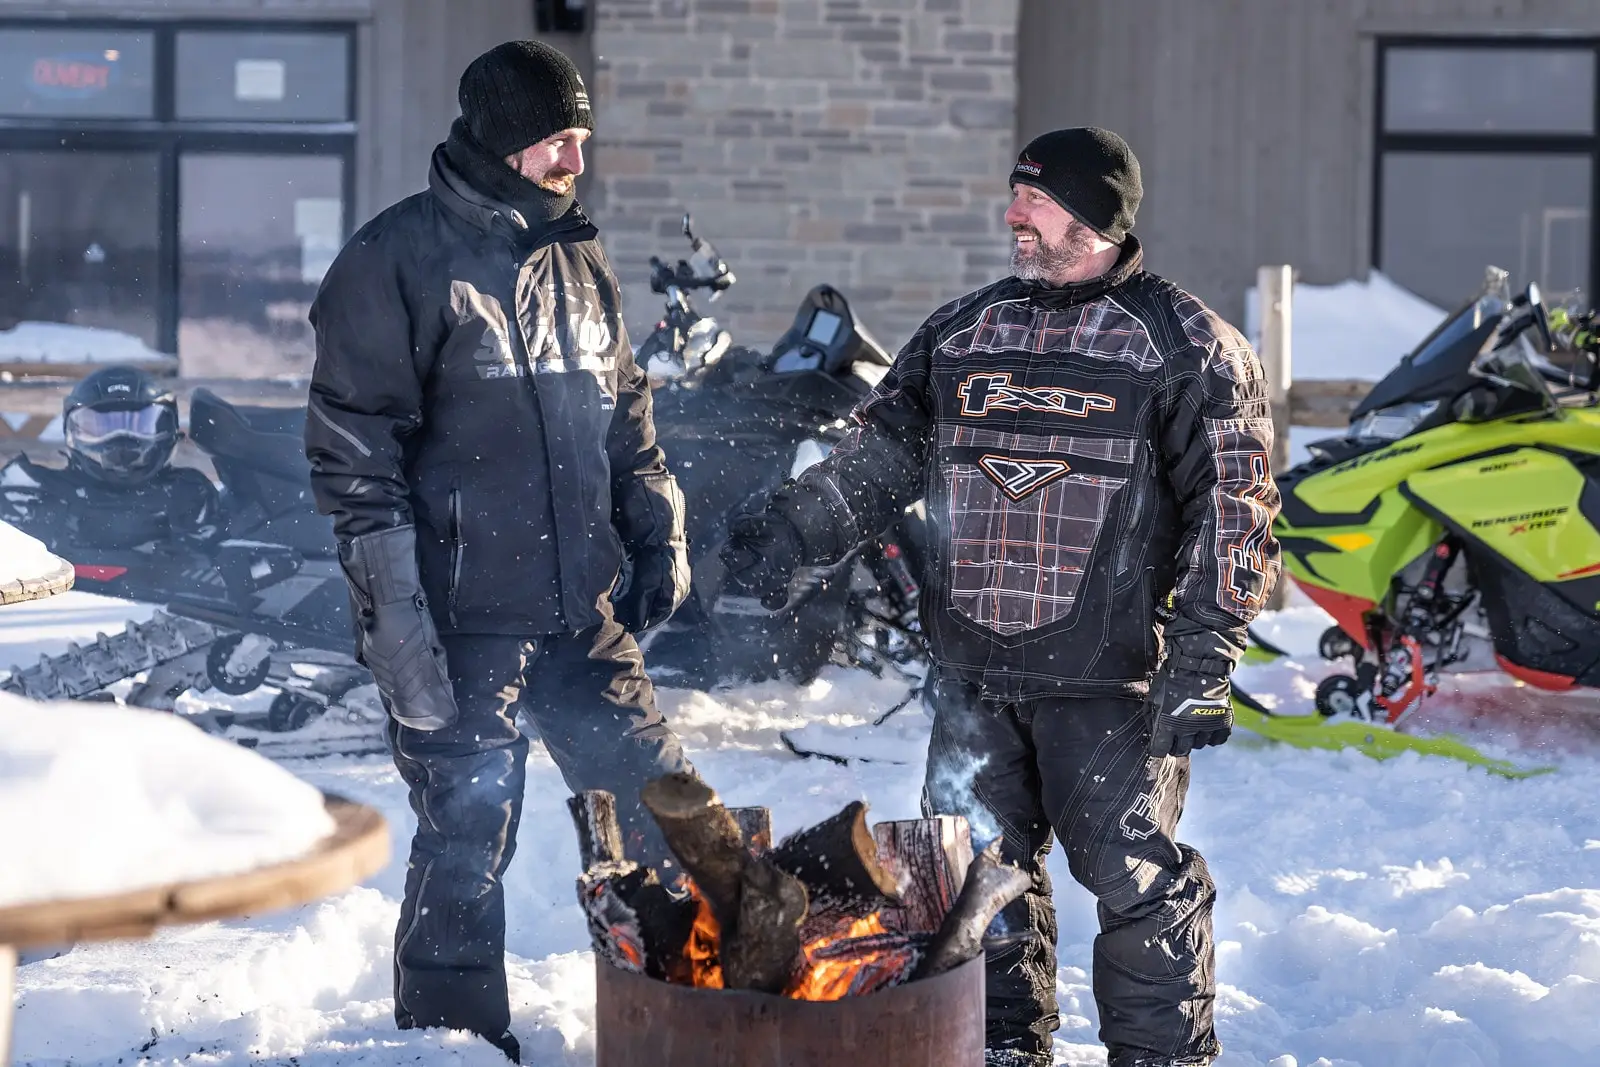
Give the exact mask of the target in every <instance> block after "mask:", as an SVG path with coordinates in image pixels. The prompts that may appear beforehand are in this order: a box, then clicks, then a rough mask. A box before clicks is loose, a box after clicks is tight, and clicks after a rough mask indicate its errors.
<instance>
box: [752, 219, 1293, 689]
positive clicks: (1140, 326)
mask: <svg viewBox="0 0 1600 1067" xmlns="http://www.w3.org/2000/svg"><path fill="white" fill-rule="evenodd" d="M1141 259H1142V256H1141V253H1140V251H1139V246H1138V242H1137V240H1136V239H1134V238H1129V239H1128V242H1127V243H1126V245H1125V246H1124V251H1123V254H1122V256H1121V258H1120V260H1119V261H1118V263H1117V265H1116V266H1115V267H1114V268H1113V269H1112V271H1111V272H1109V273H1108V274H1106V275H1104V276H1102V277H1101V278H1098V279H1094V280H1092V281H1090V282H1085V283H1083V284H1080V285H1074V286H1068V287H1064V288H1049V287H1044V286H1040V285H1036V284H1032V283H1028V282H1022V281H1018V280H1017V279H1015V278H1007V279H1005V280H1003V281H999V282H996V283H995V284H993V285H990V286H988V287H987V288H985V289H981V290H979V291H978V292H975V293H971V294H968V295H967V296H964V297H962V298H960V299H959V300H955V301H953V302H951V303H949V304H947V305H945V306H944V307H942V308H940V309H939V310H938V311H936V312H934V314H933V316H932V317H931V318H929V319H928V320H927V322H926V323H924V324H923V326H922V327H921V329H920V330H918V332H917V333H916V335H915V336H914V337H912V339H911V340H910V341H909V342H908V343H907V344H906V346H905V348H904V349H902V350H901V352H900V355H899V357H898V358H897V359H896V360H895V363H894V366H893V367H892V368H891V369H890V371H889V373H888V375H887V376H885V378H884V379H883V381H882V382H881V383H879V385H878V387H877V389H876V390H875V391H874V392H873V394H872V395H871V396H870V397H869V398H868V399H867V400H866V401H865V402H864V403H863V404H862V405H861V407H860V408H859V409H858V411H857V412H856V419H857V421H858V423H859V426H858V428H857V429H856V430H855V431H854V432H853V434H852V435H851V436H850V437H849V438H847V439H846V441H845V442H844V443H842V444H841V445H840V446H839V447H838V448H836V449H835V450H834V452H833V453H832V455H830V456H829V457H828V459H827V460H825V461H824V462H822V463H820V464H818V465H816V466H813V467H811V468H810V469H809V470H807V471H806V472H805V473H804V474H803V475H802V476H801V477H800V479H799V480H798V482H797V483H795V484H793V485H791V486H789V487H788V488H787V489H786V490H784V491H781V492H780V493H779V495H778V496H777V497H776V498H775V499H774V506H775V507H776V508H777V510H779V511H780V512H781V513H783V514H784V515H785V516H786V517H787V518H789V519H790V521H791V522H792V523H793V524H794V525H795V526H796V528H797V529H798V530H799V531H800V533H801V536H802V540H803V541H804V543H805V546H806V555H807V556H808V562H816V563H825V562H830V561H833V560H837V559H839V558H840V557H841V556H842V555H844V554H845V553H846V552H848V551H849V550H850V549H851V548H852V547H854V546H855V545H856V544H858V543H859V542H862V541H864V540H866V539H867V538H869V537H872V536H873V535H875V534H877V533H878V532H879V531H881V530H882V529H884V528H885V527H886V526H887V525H889V523H890V521H891V520H892V519H893V518H894V517H895V516H896V515H897V514H898V513H899V512H900V510H901V509H902V508H904V507H905V506H906V505H907V504H909V503H911V502H912V501H913V500H915V499H916V498H917V497H919V496H922V497H924V498H925V500H926V506H927V514H928V521H929V524H930V529H931V533H930V539H929V540H930V551H929V562H928V565H927V571H928V573H927V574H926V575H925V576H924V578H925V584H924V589H923V595H922V602H921V603H922V624H923V627H924V629H925V631H926V634H927V637H928V639H929V642H930V644H931V649H932V652H933V655H934V658H935V660H936V661H937V662H938V663H939V665H940V667H941V669H943V670H946V671H951V672H953V673H955V674H956V675H958V676H960V677H964V678H966V679H968V680H970V681H973V682H977V683H979V684H981V685H982V686H983V688H984V690H985V692H986V693H987V694H989V695H992V696H994V697H998V698H1001V699H1020V698H1024V697H1028V696H1037V695H1044V694H1071V693H1073V692H1081V693H1091V692H1125V693H1135V694H1136V693H1142V692H1144V691H1145V689H1146V688H1147V685H1148V680H1149V677H1150V675H1151V674H1152V673H1153V671H1154V670H1155V668H1156V666H1157V664H1158V662H1159V660H1160V658H1161V651H1162V632H1163V630H1164V628H1165V627H1166V626H1167V624H1169V623H1171V622H1173V621H1174V616H1175V615H1176V616H1177V617H1178V618H1180V619H1181V625H1182V626H1183V628H1184V629H1185V630H1188V631H1193V630H1203V631H1207V632H1209V633H1213V634H1216V635H1218V636H1219V637H1221V638H1223V639H1224V640H1225V641H1226V643H1227V644H1229V645H1232V646H1233V647H1234V648H1235V649H1238V650H1242V649H1243V646H1244V633H1243V630H1244V627H1245V626H1246V625H1247V624H1248V623H1249V621H1250V620H1251V619H1252V618H1253V617H1254V616H1255V614H1256V613H1257V612H1258V611H1259V610H1260V607H1261V603H1262V599H1263V598H1264V597H1265V595H1266V594H1267V593H1268V592H1269V591H1270V590H1271V589H1272V588H1273V586H1274V584H1275V583H1276V581H1277V574H1278V569H1279V559H1278V546H1277V542H1276V541H1275V540H1274V539H1273V537H1272V520H1273V518H1274V516H1275V515H1276V514H1277V511H1278V491H1277V488H1276V486H1275V485H1274V484H1273V481H1272V475H1271V473H1270V469H1269V467H1268V462H1267V458H1268V455H1269V454H1270V452H1271V450H1272V419H1271V414H1270V411H1269V409H1268V406H1267V388H1266V381H1265V379H1264V377H1263V375H1262V370H1261V363H1260V361H1259V360H1258V359H1257V358H1256V355H1255V353H1254V352H1253V351H1252V350H1251V348H1250V346H1249V344H1248V343H1247V342H1246V341H1245V339H1244V338H1243V337H1242V336H1241V335H1240V334H1239V333H1238V331H1237V330H1235V329H1233V328H1232V327H1231V326H1229V325H1228V324H1227V323H1225V322H1223V321H1222V319H1220V318H1219V317H1218V316H1217V315H1215V314H1214V313H1213V312H1211V311H1210V310H1209V309H1207V308H1206V307H1205V305H1203V304H1201V303H1200V301H1198V300H1196V299H1195V298H1194V297H1193V296H1191V295H1189V294H1188V293H1186V292H1184V291H1182V290H1181V289H1178V288H1177V287H1175V286H1173V285H1171V284H1170V283H1168V282H1166V281H1163V280H1162V279H1160V278H1158V277H1156V276H1155V275H1153V274H1149V273H1146V272H1144V271H1142V270H1141V269H1140V263H1141Z"/></svg>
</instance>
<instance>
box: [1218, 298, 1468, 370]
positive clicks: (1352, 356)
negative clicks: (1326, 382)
mask: <svg viewBox="0 0 1600 1067" xmlns="http://www.w3.org/2000/svg"><path fill="white" fill-rule="evenodd" d="M1445 314H1446V312H1444V311H1443V310H1441V309H1439V308H1436V307H1434V306H1433V305H1432V304H1430V303H1428V302H1427V301H1426V300H1424V299H1422V298H1421V297H1419V296H1417V295H1416V294H1415V293H1413V292H1411V291H1410V290H1408V289H1403V288H1401V287H1400V286H1398V285H1396V284H1395V283H1394V282H1392V281H1390V280H1389V279H1388V277H1386V276H1385V275H1383V274H1382V273H1380V272H1378V271H1373V272H1372V273H1371V275H1370V276H1369V277H1368V279H1367V281H1365V282H1358V281H1353V280H1352V281H1345V282H1340V283H1339V284H1338V285H1298V284H1297V285H1296V286H1295V287H1294V306H1293V316H1294V322H1293V324H1292V325H1291V327H1290V330H1291V338H1290V343H1291V345H1292V348H1291V359H1292V363H1293V365H1292V367H1291V371H1292V373H1293V375H1294V377H1295V378H1363V379H1366V380H1367V381H1377V380H1378V379H1379V378H1382V377H1383V376H1384V375H1385V374H1388V373H1389V371H1390V370H1391V369H1393V367H1394V365H1395V364H1396V363H1398V362H1399V361H1400V357H1401V356H1403V355H1405V354H1406V353H1407V352H1409V351H1411V350H1412V349H1413V348H1415V347H1416V346H1417V343H1418V342H1419V341H1421V340H1422V339H1423V338H1424V337H1426V336H1428V334H1430V333H1432V332H1433V328H1434V327H1435V326H1437V325H1439V323H1440V322H1441V321H1443V319H1444V317H1445ZM1245 332H1246V333H1247V334H1248V335H1249V336H1250V339H1251V341H1252V343H1255V344H1257V345H1259V344H1260V338H1261V309H1260V300H1259V297H1258V296H1257V293H1256V290H1255V289H1254V288H1251V289H1249V290H1247V291H1246V293H1245Z"/></svg>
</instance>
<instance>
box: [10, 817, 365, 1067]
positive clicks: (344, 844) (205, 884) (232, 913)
mask: <svg viewBox="0 0 1600 1067" xmlns="http://www.w3.org/2000/svg"><path fill="white" fill-rule="evenodd" d="M323 803H324V805H325V806H326V807H327V810H328V814H329V815H330V816H332V817H333V821H334V826H335V829H334V832H333V833H332V834H330V835H329V836H328V837H326V838H324V839H323V840H322V841H321V842H320V843H319V844H318V845H317V846H316V847H315V848H313V849H312V850H311V851H310V852H309V853H307V854H306V855H305V856H302V857H300V858H298V859H293V860H286V861H284V862H282V863H275V864H272V865H271V866H268V867H261V868H259V869H257V870H253V871H246V872H244V873H243V874H233V875H226V876H223V877H218V878H203V879H199V880H197V881H192V882H180V883H178V884H175V885H161V886H151V887H150V888H148V889H137V890H134V891H132V892H128V893H118V894H116V895H114V896H105V897H83V898H80V899H76V900H50V901H41V902H38V903H34V904H21V905H17V906H15V907H9V908H0V1067H4V1065H5V1064H6V1063H9V1062H10V1048H11V1016H12V1011H13V1007H14V1003H15V1000H16V963H17V950H18V949H24V948H37V947H43V946H47V945H62V944H72V943H75V942H79V941H110V940H115V939H117V938H124V937H149V936H150V935H151V934H152V933H154V932H155V931H156V929H157V928H159V927H162V926H179V925H184V924H190V923H203V922H211V921H213V920H216V919H233V918H239V917H241V916H245V915H258V914H260V913H261V912H264V911H272V910H275V909H278V908H288V907H293V906H295V905H297V904H305V903H308V902H310V901H313V900H316V899H318V898H320V897H324V896H327V895H328V894H330V893H337V892H339V891H340V890H343V889H348V888H350V887H351V886H353V885H355V884H356V883H358V882H360V881H361V880H362V879H363V878H366V877H367V876H368V875H371V874H374V873H376V872H377V871H379V870H381V869H382V868H383V866H384V865H385V864H387V863H388V862H389V827H388V825H387V824H386V823H385V822H384V820H383V816H382V815H379V814H378V813H377V812H376V811H375V810H373V809H372V808H369V807H367V806H366V805H364V804H356V803H354V802H352V801H349V800H345V799H344V798H342V797H336V796H325V797H324V798H323Z"/></svg>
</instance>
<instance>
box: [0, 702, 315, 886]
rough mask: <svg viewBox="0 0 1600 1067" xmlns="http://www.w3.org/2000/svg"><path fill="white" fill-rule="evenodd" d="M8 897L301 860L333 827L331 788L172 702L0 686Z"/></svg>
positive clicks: (1, 810)
mask: <svg viewBox="0 0 1600 1067" xmlns="http://www.w3.org/2000/svg"><path fill="white" fill-rule="evenodd" d="M0 827H4V828H5V830H4V841H5V850H6V859H5V863H4V864H0V907H5V906H10V905H14V904H21V903H26V902H30V901H37V900H53V899H60V898H68V897H86V896H99V895H102V894H109V893H119V892H123V891H126V890H131V889H138V888H142V887H145V886H155V885H164V884H167V883H171V882H179V881H187V880H190V879H195V878H204V877H209V876H213V875H224V874H236V873H239V872H241V871H246V870H250V869H251V868H254V867H260V866H263V865H265V864H269V863H275V862H278V861H281V860H285V859H291V858H293V857H296V856H299V855H302V854H304V853H305V852H307V851H308V850H309V849H310V848H311V846H313V845H314V844H315V843H316V842H317V841H319V840H321V839H322V838H323V837H325V836H327V835H328V834H329V833H331V832H332V831H333V822H332V820H331V819H330V818H329V817H328V814H327V812H326V811H324V810H323V805H322V795H321V794H320V793H319V792H318V791H317V790H316V789H314V788H313V787H311V786H309V785H307V784H306V783H304V782H302V781H299V780H298V779H296V778H295V777H294V776H293V775H292V774H290V773H289V772H288V771H286V770H284V769H283V768H282V767H279V766H278V765H277V764H274V763H272V762H270V761H268V760H266V759H263V758H262V757H260V756H258V755H256V754H255V753H253V752H250V751H249V750H248V749H244V748H240V747H239V746H237V745H233V744H230V743H228V742H226V741H220V740H217V739H216V738H212V737H208V736H207V735H206V734H204V733H202V732H201V731H200V730H198V729H196V728H195V727H193V726H191V725H189V724H188V723H186V722H184V721H183V720H182V719H179V718H177V717H176V716H173V715H167V714H162V713H159V712H149V711H139V710H135V709H131V708H123V707H118V706H115V705H105V704H68V703H59V704H42V703H36V702H34V701H30V700H25V699H23V698H22V697H18V696H13V695H11V694H9V693H0Z"/></svg>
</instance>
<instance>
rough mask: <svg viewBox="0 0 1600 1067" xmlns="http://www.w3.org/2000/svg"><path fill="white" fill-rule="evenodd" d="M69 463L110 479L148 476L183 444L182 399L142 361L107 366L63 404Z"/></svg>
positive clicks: (126, 481)
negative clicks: (180, 440)
mask: <svg viewBox="0 0 1600 1067" xmlns="http://www.w3.org/2000/svg"><path fill="white" fill-rule="evenodd" d="M61 424H62V431H63V432H64V433H65V434H66V438H67V460H68V462H69V464H70V465H71V466H73V467H75V468H76V469H78V470H80V471H82V472H83V473H84V474H87V475H89V476H91V477H93V478H96V479H98V480H100V481H102V482H106V483H108V484H110V485H122V486H127V485H138V484H140V483H141V482H146V481H149V480H150V479H151V478H152V477H154V476H155V475H156V473H157V472H158V471H160V470H161V468H162V467H165V466H166V465H167V461H168V460H169V459H171V458H172V450H173V449H174V448H176V447H177V444H178V401H177V399H176V398H175V397H174V396H173V394H172V390H171V389H168V388H166V387H165V386H163V385H161V384H159V383H158V382H157V381H156V380H155V379H154V378H152V377H151V376H150V375H148V374H146V373H145V372H144V371H142V370H140V369H139V368H137V367H103V368H101V369H100V370H97V371H95V372H94V373H93V374H91V375H89V376H88V377H87V378H84V379H83V380H82V381H81V382H79V383H78V384H77V385H76V386H74V387H73V390H72V392H70V393H68V394H67V399H66V401H65V402H64V403H63V404H62V406H61Z"/></svg>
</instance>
